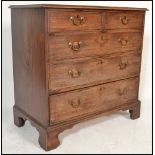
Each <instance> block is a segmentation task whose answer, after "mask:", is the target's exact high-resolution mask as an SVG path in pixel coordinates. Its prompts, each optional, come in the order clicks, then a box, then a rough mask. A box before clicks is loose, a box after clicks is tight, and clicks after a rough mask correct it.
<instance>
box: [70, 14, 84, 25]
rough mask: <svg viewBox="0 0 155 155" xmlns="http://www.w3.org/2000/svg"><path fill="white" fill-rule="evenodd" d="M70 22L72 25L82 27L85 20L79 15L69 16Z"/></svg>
mask: <svg viewBox="0 0 155 155" xmlns="http://www.w3.org/2000/svg"><path fill="white" fill-rule="evenodd" d="M70 20H71V21H72V23H73V25H75V26H79V25H82V24H83V23H84V20H85V18H84V17H80V16H79V15H76V16H71V17H70Z"/></svg>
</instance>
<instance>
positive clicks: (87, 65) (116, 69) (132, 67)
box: [49, 52, 140, 93]
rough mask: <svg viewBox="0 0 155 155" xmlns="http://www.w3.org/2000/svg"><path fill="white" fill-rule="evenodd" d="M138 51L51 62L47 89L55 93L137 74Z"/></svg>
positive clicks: (138, 69) (138, 67)
mask: <svg viewBox="0 0 155 155" xmlns="http://www.w3.org/2000/svg"><path fill="white" fill-rule="evenodd" d="M139 71H140V53H138V52H137V53H136V52H135V53H125V54H121V55H119V56H116V55H113V56H112V55H111V56H109V57H108V56H107V57H104V58H102V57H94V58H83V59H75V60H74V59H73V60H68V61H62V62H60V63H56V64H51V65H50V67H49V74H50V75H49V90H50V92H52V93H57V92H61V91H66V90H72V89H75V88H82V87H84V86H89V85H96V84H99V83H103V82H108V81H113V80H118V79H122V78H127V77H133V76H135V75H138V74H139Z"/></svg>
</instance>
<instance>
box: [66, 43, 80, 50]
mask: <svg viewBox="0 0 155 155" xmlns="http://www.w3.org/2000/svg"><path fill="white" fill-rule="evenodd" d="M81 44H82V42H81V41H79V42H73V43H72V42H69V43H68V45H69V47H70V48H71V49H72V50H73V51H79V49H80V47H81Z"/></svg>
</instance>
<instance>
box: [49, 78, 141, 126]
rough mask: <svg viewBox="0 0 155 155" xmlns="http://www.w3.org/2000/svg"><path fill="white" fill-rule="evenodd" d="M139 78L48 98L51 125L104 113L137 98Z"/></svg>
mask: <svg viewBox="0 0 155 155" xmlns="http://www.w3.org/2000/svg"><path fill="white" fill-rule="evenodd" d="M138 84H139V78H137V77H136V78H131V79H127V80H120V81H117V82H112V83H107V84H102V85H98V86H95V87H90V88H85V89H82V90H76V91H72V92H68V93H62V94H59V95H52V96H51V97H49V102H50V120H51V123H55V122H61V121H65V120H69V119H73V118H76V117H79V116H85V115H88V114H91V113H94V112H97V111H106V110H110V109H113V108H116V107H117V106H120V105H122V104H125V103H128V102H129V103H130V102H132V101H134V100H136V99H137V97H138Z"/></svg>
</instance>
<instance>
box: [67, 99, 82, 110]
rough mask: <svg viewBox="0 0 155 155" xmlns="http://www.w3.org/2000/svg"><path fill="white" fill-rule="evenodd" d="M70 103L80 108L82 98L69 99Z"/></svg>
mask: <svg viewBox="0 0 155 155" xmlns="http://www.w3.org/2000/svg"><path fill="white" fill-rule="evenodd" d="M68 103H69V104H70V105H71V106H72V108H78V107H79V106H80V104H81V100H80V99H78V100H77V101H73V100H70V101H68Z"/></svg>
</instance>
